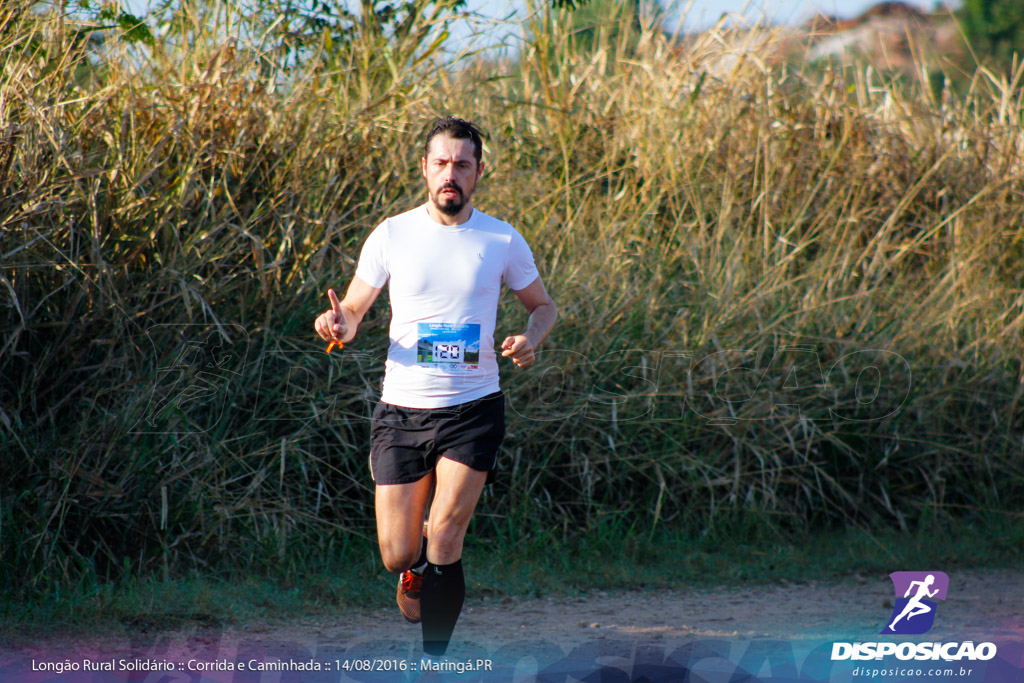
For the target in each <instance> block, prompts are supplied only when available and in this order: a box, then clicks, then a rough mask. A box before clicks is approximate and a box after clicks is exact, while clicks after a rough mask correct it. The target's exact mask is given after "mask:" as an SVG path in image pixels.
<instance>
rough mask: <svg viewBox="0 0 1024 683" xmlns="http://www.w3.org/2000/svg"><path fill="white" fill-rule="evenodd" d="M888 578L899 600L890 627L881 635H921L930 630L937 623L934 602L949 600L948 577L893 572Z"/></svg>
mask: <svg viewBox="0 0 1024 683" xmlns="http://www.w3.org/2000/svg"><path fill="white" fill-rule="evenodd" d="M889 577H890V578H891V579H892V581H893V588H894V589H895V594H896V596H895V597H896V599H895V604H894V605H893V610H892V616H891V617H890V620H889V625H888V626H886V627H885V629H884V630H883V631H882V633H900V634H920V633H925V632H926V631H928V630H929V629H931V627H932V624H933V623H934V621H935V608H936V607H937V603H936V602H935V601H936V600H945V599H946V592H947V590H948V589H949V577H948V576H947V575H946V574H945V573H944V572H937V571H929V572H893V573H892V574H890V575H889ZM900 596H902V597H900ZM915 617H917V618H916V619H915Z"/></svg>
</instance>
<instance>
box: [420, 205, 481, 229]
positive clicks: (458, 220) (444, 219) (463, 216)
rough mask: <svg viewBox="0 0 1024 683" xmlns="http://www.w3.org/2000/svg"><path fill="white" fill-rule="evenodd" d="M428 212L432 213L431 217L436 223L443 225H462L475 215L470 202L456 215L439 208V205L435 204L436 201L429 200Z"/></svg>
mask: <svg viewBox="0 0 1024 683" xmlns="http://www.w3.org/2000/svg"><path fill="white" fill-rule="evenodd" d="M427 214H429V215H430V218H431V219H432V220H433V221H434V222H435V223H440V224H441V225H449V226H451V225H462V224H463V223H465V222H466V221H468V220H469V219H470V217H471V216H472V215H473V207H472V206H471V205H469V204H466V205H465V206H464V207H462V211H459V212H458V213H457V214H455V215H454V216H449V215H448V214H446V213H444V212H443V211H441V210H440V209H439V208H437V205H436V204H434V202H432V201H428V202H427Z"/></svg>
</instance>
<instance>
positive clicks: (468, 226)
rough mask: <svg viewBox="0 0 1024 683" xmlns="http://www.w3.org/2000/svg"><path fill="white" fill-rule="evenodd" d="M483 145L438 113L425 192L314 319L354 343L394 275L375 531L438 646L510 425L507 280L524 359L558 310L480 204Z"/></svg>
mask: <svg viewBox="0 0 1024 683" xmlns="http://www.w3.org/2000/svg"><path fill="white" fill-rule="evenodd" d="M481 155H482V141H481V134H480V131H479V130H478V129H477V127H476V126H475V125H473V124H472V123H470V122H468V121H465V120H462V119H459V118H456V117H452V116H448V117H444V118H442V119H439V120H437V121H436V122H435V123H434V126H433V127H432V128H431V129H430V131H429V133H427V136H426V140H425V143H424V153H423V157H422V159H421V160H420V169H421V171H422V173H423V177H424V179H425V180H426V185H427V195H428V199H427V202H426V204H423V205H421V206H419V207H417V208H415V209H413V210H412V211H408V212H406V213H403V214H400V215H397V216H393V217H391V218H388V219H386V220H385V221H384V222H383V223H381V224H380V225H378V226H377V228H376V229H375V230H374V231H373V232H372V233H371V234H370V236H369V237H368V238H367V240H366V243H365V244H364V245H363V249H362V253H361V254H360V256H359V264H358V266H357V267H356V273H355V276H354V277H353V278H352V283H351V284H350V285H349V288H348V291H347V293H346V294H345V298H344V299H342V300H341V301H338V298H337V295H336V294H335V293H334V290H333V289H332V290H328V296H329V297H330V301H331V308H329V309H328V310H326V311H325V312H324V313H322V314H321V315H320V316H318V317H317V319H316V322H315V325H314V326H315V329H316V332H317V334H319V335H320V337H321V338H322V339H323V340H324V341H328V342H343V343H347V342H349V341H350V340H351V339H353V338H354V337H355V335H356V331H357V329H358V327H359V323H360V321H361V320H362V319H363V316H364V315H365V314H366V312H367V311H368V310H369V308H370V306H371V305H372V304H373V302H374V301H375V300H376V298H377V295H378V294H380V291H381V288H383V287H384V285H385V284H387V285H388V293H389V296H390V299H391V311H392V313H391V316H392V317H391V327H390V338H391V343H390V347H389V349H388V358H387V362H386V363H385V366H384V367H385V370H384V385H383V391H382V393H381V398H380V402H379V403H378V404H377V406H376V408H375V409H374V412H373V418H372V420H371V427H370V429H371V436H370V474H371V476H372V477H373V481H374V484H375V507H376V517H377V536H378V541H379V543H380V553H381V559H382V560H383V562H384V566H385V567H387V569H388V570H389V571H392V572H395V573H398V574H400V578H399V581H398V596H397V600H398V606H399V608H400V610H401V612H402V615H403V616H404V617H405V618H406V620H407V621H410V622H412V623H416V622H420V621H422V629H423V649H424V652H426V653H427V654H428V655H433V656H441V655H443V654H444V653H445V651H446V650H447V648H448V643H449V641H450V640H451V636H452V632H453V630H454V629H455V622H456V621H457V620H458V618H459V613H460V612H461V611H462V603H463V600H464V598H465V594H466V584H465V579H464V575H463V570H462V559H461V558H462V546H463V541H464V539H465V536H466V530H467V528H468V527H469V521H470V518H471V517H472V515H473V510H474V509H475V507H476V504H477V501H478V500H479V498H480V494H481V492H482V491H483V487H484V485H485V484H487V483H489V482H490V481H491V479H492V478H493V470H494V466H495V461H496V456H497V451H498V447H499V445H500V444H501V441H502V439H503V437H504V434H505V413H504V397H503V395H502V394H501V391H500V389H499V386H498V360H497V353H496V351H495V348H494V329H495V324H496V318H497V307H498V296H499V294H500V292H501V284H502V283H505V284H506V285H507V286H508V287H509V288H511V289H512V290H513V291H514V292H515V293H516V296H517V297H518V298H519V300H520V301H521V302H522V304H523V306H524V307H525V308H526V310H527V311H528V313H529V319H528V322H527V325H526V329H525V330H524V331H523V332H522V334H514V335H511V336H508V337H506V338H505V339H504V341H502V343H501V355H502V356H503V357H505V358H508V359H509V360H511V362H512V363H514V364H515V365H516V366H518V367H520V368H525V367H527V366H529V365H530V364H532V363H533V362H534V351H535V349H536V348H537V346H538V345H539V344H540V343H541V342H542V341H543V340H544V338H545V337H547V335H548V333H549V332H550V331H551V328H552V326H553V325H554V323H555V318H556V316H557V312H556V309H555V304H554V302H553V301H552V300H551V297H549V296H548V293H547V291H546V290H545V289H544V283H543V282H541V278H540V276H539V275H538V272H537V268H536V266H535V265H534V261H533V255H532V253H531V251H530V248H529V246H528V245H527V244H526V241H525V240H524V239H523V238H522V236H521V235H520V234H519V233H518V232H517V231H516V230H515V229H514V228H513V227H512V226H510V225H509V224H507V223H504V222H501V221H499V220H497V219H495V218H492V217H490V216H488V215H486V214H484V213H483V212H481V211H478V210H476V209H474V208H473V206H472V204H471V203H470V200H471V198H472V196H473V191H474V190H475V189H476V184H477V181H479V180H480V177H481V176H482V175H483V172H484V162H483V160H482V159H481ZM431 493H433V500H431ZM428 506H429V514H428ZM424 520H427V521H426V522H425V521H424Z"/></svg>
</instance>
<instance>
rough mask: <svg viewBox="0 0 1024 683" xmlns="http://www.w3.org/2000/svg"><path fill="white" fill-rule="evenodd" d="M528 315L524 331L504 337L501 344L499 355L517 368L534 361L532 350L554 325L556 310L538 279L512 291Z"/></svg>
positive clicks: (556, 315)
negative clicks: (506, 358)
mask: <svg viewBox="0 0 1024 683" xmlns="http://www.w3.org/2000/svg"><path fill="white" fill-rule="evenodd" d="M514 291H515V293H516V296H517V297H519V301H521V302H522V304H523V306H524V307H525V308H526V310H527V312H528V313H529V314H530V318H529V321H528V322H527V324H526V331H525V332H523V333H522V334H515V335H512V336H511V337H506V338H505V341H503V342H502V343H501V348H502V352H501V355H502V356H505V357H509V358H511V359H512V362H513V363H515V364H516V365H517V366H518V367H521V368H525V367H526V366H528V365H532V364H533V361H534V360H535V357H534V350H535V349H536V348H537V347H538V346H540V343H541V342H542V341H544V339H545V337H547V336H548V333H549V332H550V331H551V328H552V327H554V325H555V319H556V318H558V309H557V308H556V307H555V302H554V301H552V300H551V297H550V296H548V292H547V290H546V289H544V283H543V282H542V281H541V279H540V277H538V278H537V279H536V280H534V281H533V282H531V283H530V284H528V285H526V287H523V288H522V289H517V290H514Z"/></svg>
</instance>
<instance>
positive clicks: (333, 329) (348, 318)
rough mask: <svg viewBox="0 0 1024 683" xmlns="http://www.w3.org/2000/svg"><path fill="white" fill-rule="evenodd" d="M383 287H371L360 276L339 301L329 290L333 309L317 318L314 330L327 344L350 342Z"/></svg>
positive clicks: (331, 290)
mask: <svg viewBox="0 0 1024 683" xmlns="http://www.w3.org/2000/svg"><path fill="white" fill-rule="evenodd" d="M380 290H381V287H371V286H370V285H369V284H367V283H366V282H365V281H364V280H363V279H362V278H360V277H359V276H358V275H356V276H355V277H353V278H352V283H351V284H350V285H349V286H348V292H346V293H345V298H344V299H342V300H341V301H338V295H337V294H335V293H334V290H333V289H328V290H327V296H328V298H329V299H330V300H331V307H330V308H328V309H327V310H326V311H324V312H323V313H321V314H320V315H319V316H317V319H316V321H315V322H314V323H313V328H314V329H315V330H316V333H317V334H318V335H320V338H321V339H323V340H324V341H327V342H332V341H340V342H346V343H347V342H349V341H351V340H352V339H354V338H355V336H356V331H357V329H358V328H359V323H360V322H362V320H363V316H364V315H366V312H367V311H368V310H370V306H372V305H373V302H374V301H376V299H377V295H378V294H380Z"/></svg>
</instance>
